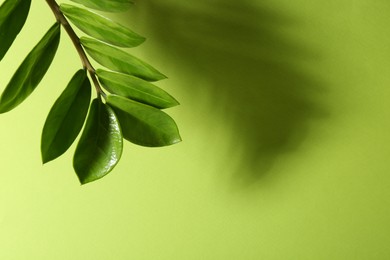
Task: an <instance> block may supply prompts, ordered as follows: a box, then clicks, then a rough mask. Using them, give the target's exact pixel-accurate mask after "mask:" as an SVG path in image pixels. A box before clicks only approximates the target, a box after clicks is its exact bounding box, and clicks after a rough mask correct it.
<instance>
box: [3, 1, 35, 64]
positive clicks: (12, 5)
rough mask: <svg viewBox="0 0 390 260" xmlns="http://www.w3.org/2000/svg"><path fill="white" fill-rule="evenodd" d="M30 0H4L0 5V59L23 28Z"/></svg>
mask: <svg viewBox="0 0 390 260" xmlns="http://www.w3.org/2000/svg"><path fill="white" fill-rule="evenodd" d="M30 5H31V0H6V1H5V2H4V3H3V4H2V5H1V6H0V39H1V40H0V61H1V60H2V59H3V58H4V55H5V54H6V53H7V51H8V49H9V48H10V47H11V45H12V43H13V42H14V40H15V38H16V36H17V35H18V34H19V32H20V31H21V29H22V28H23V26H24V24H25V22H26V19H27V15H28V13H29V11H30Z"/></svg>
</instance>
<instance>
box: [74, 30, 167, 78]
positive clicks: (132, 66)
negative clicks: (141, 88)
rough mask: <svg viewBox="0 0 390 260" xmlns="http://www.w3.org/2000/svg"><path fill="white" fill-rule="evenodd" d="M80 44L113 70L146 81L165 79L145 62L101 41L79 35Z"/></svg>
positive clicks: (95, 58)
mask: <svg viewBox="0 0 390 260" xmlns="http://www.w3.org/2000/svg"><path fill="white" fill-rule="evenodd" d="M80 41H81V44H82V45H83V46H84V47H85V49H86V51H87V53H88V54H89V55H90V56H91V57H92V58H93V59H94V60H95V61H97V62H98V63H100V64H101V65H103V66H104V67H106V68H108V69H111V70H113V71H117V72H122V73H125V74H129V75H133V76H136V77H139V78H142V79H144V80H147V81H157V80H161V79H165V78H166V76H165V75H164V74H162V73H161V72H159V71H158V70H157V69H155V68H153V67H152V66H151V65H149V64H147V63H146V62H143V61H141V60H140V59H138V58H136V57H134V56H133V55H131V54H129V53H127V52H125V51H123V50H120V49H118V48H115V47H113V46H110V45H108V44H105V43H103V42H100V41H97V40H94V39H91V38H86V37H81V39H80Z"/></svg>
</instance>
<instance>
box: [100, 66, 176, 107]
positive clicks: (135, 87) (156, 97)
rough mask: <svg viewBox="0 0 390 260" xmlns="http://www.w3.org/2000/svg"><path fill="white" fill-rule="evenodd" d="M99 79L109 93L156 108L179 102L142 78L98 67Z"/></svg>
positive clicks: (174, 104) (170, 105)
mask: <svg viewBox="0 0 390 260" xmlns="http://www.w3.org/2000/svg"><path fill="white" fill-rule="evenodd" d="M96 74H97V76H98V77H99V81H100V82H101V83H102V84H103V86H104V88H105V89H107V90H108V91H109V92H110V93H112V94H116V95H119V96H124V97H127V98H130V99H134V100H136V101H139V102H141V103H145V104H148V105H151V106H154V107H157V108H168V107H173V106H176V105H178V104H179V103H178V102H177V101H176V100H175V99H174V98H173V97H172V96H171V95H169V94H168V93H167V92H165V91H164V90H162V89H161V88H159V87H157V86H155V85H153V84H152V83H150V82H147V81H145V80H143V79H140V78H137V77H134V76H130V75H126V74H122V73H117V72H110V71H105V70H101V69H98V70H97V71H96Z"/></svg>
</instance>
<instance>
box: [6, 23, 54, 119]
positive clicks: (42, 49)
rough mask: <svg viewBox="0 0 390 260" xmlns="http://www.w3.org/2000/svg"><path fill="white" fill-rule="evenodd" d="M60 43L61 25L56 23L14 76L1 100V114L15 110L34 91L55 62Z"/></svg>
mask: <svg viewBox="0 0 390 260" xmlns="http://www.w3.org/2000/svg"><path fill="white" fill-rule="evenodd" d="M59 41H60V25H59V24H58V23H55V24H54V25H53V26H52V27H51V28H50V29H49V31H48V32H47V33H46V34H45V35H44V36H43V38H42V39H41V40H40V41H39V43H38V44H37V45H36V46H35V47H34V49H33V50H32V51H31V52H30V53H29V54H28V55H27V57H26V58H25V59H24V61H23V63H22V64H21V65H20V67H19V68H18V69H17V71H16V72H15V74H14V75H13V76H12V78H11V81H10V82H9V83H8V85H7V87H6V88H5V90H4V92H3V94H2V95H1V98H0V113H4V112H7V111H9V110H11V109H13V108H15V107H16V106H18V105H19V104H20V103H22V102H23V101H24V100H25V99H26V98H27V97H28V96H29V95H30V94H31V93H32V92H33V91H34V89H35V88H36V87H37V86H38V84H39V82H40V81H41V80H42V78H43V76H44V75H45V74H46V72H47V70H48V68H49V67H50V64H51V62H52V61H53V58H54V56H55V53H56V51H57V47H58V43H59Z"/></svg>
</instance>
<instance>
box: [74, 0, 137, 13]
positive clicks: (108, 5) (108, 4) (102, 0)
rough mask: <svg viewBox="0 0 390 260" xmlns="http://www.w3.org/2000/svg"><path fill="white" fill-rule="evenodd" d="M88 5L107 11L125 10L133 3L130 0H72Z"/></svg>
mask: <svg viewBox="0 0 390 260" xmlns="http://www.w3.org/2000/svg"><path fill="white" fill-rule="evenodd" d="M72 1H73V2H76V3H79V4H82V5H84V6H86V7H89V8H92V9H95V10H100V11H105V12H124V11H126V10H127V9H129V8H130V6H131V5H132V4H133V2H132V1H130V0H72Z"/></svg>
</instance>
